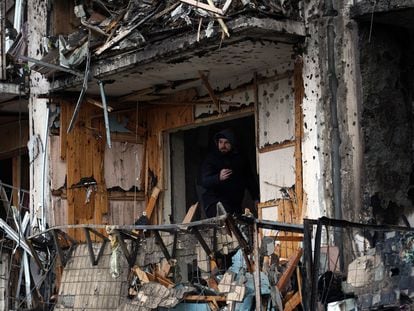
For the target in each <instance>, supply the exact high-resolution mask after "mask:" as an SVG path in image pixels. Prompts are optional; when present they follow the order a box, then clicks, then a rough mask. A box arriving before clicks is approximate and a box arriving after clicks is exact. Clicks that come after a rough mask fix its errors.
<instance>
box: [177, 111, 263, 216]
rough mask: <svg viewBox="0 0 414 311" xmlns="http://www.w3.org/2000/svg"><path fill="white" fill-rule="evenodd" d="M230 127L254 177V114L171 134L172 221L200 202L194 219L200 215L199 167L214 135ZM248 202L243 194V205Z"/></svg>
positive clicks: (246, 196)
mask: <svg viewBox="0 0 414 311" xmlns="http://www.w3.org/2000/svg"><path fill="white" fill-rule="evenodd" d="M229 128H230V129H232V130H233V132H234V134H235V137H236V141H237V148H238V149H239V151H240V152H242V153H243V154H244V155H245V156H246V157H247V158H248V160H249V162H250V166H251V168H252V170H253V174H254V176H257V168H256V136H255V122H254V116H253V115H251V116H247V117H243V118H238V119H233V120H229V121H223V122H218V123H213V124H209V125H203V126H199V127H196V128H192V129H188V130H180V131H178V132H174V133H171V136H170V150H171V157H170V160H171V163H170V165H171V204H172V209H171V213H172V215H171V219H170V220H171V222H173V223H179V222H181V221H182V220H183V218H184V216H185V214H186V212H187V210H188V208H189V207H190V206H191V205H192V204H194V203H195V202H199V207H200V208H199V209H198V211H199V213H197V215H196V217H197V218H200V217H202V216H203V213H202V212H201V213H200V211H201V210H202V208H203V206H202V202H201V195H202V193H203V191H204V189H203V187H202V186H201V184H200V177H199V176H200V167H201V164H202V162H203V161H204V159H205V157H206V155H207V154H208V152H209V151H210V150H211V149H212V148H215V144H214V139H213V138H214V135H215V134H216V133H217V132H219V131H221V130H223V129H229ZM251 201H252V200H251V198H250V196H249V195H248V192H246V194H245V199H244V202H243V205H246V206H249V205H251V204H252V202H251Z"/></svg>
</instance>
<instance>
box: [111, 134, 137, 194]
mask: <svg viewBox="0 0 414 311" xmlns="http://www.w3.org/2000/svg"><path fill="white" fill-rule="evenodd" d="M143 154H144V151H143V146H142V145H139V144H132V143H127V142H125V143H124V142H112V148H111V149H109V148H108V147H106V149H105V162H104V163H105V164H104V165H105V182H106V186H107V188H108V189H111V188H115V187H120V188H121V189H122V190H125V191H130V190H133V188H134V187H136V188H137V189H139V188H140V185H141V181H142V179H143V176H140V173H141V166H142V163H143Z"/></svg>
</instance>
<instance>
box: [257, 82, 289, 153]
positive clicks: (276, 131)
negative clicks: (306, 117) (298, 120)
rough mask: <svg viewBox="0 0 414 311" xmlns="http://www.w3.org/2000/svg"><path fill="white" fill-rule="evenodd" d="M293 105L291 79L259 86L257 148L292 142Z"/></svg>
mask: <svg viewBox="0 0 414 311" xmlns="http://www.w3.org/2000/svg"><path fill="white" fill-rule="evenodd" d="M294 104H295V101H294V90H293V86H292V80H291V79H283V80H280V81H275V82H271V83H266V84H262V85H259V120H260V121H259V129H260V130H259V148H260V147H264V146H266V145H271V144H274V143H282V142H285V141H291V140H294V136H295V119H294V115H295V114H294V109H295V106H294Z"/></svg>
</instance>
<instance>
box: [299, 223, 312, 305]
mask: <svg viewBox="0 0 414 311" xmlns="http://www.w3.org/2000/svg"><path fill="white" fill-rule="evenodd" d="M303 227H304V232H303V258H304V266H305V271H306V273H305V280H304V282H303V285H304V288H303V290H302V293H303V299H302V303H303V307H304V309H305V310H311V308H310V305H311V295H310V293H309V288H312V267H313V260H312V225H311V224H310V221H309V220H308V219H304V220H303Z"/></svg>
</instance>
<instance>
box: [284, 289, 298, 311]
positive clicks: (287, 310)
mask: <svg viewBox="0 0 414 311" xmlns="http://www.w3.org/2000/svg"><path fill="white" fill-rule="evenodd" d="M301 302H302V300H301V298H300V294H299V292H296V293H295V294H294V295H293V296H292V297H291V298H290V299H289V300H288V301H287V302H286V303H285V307H284V308H283V311H293V310H295V308H296V307H297V306H298V305H299V304H301Z"/></svg>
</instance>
